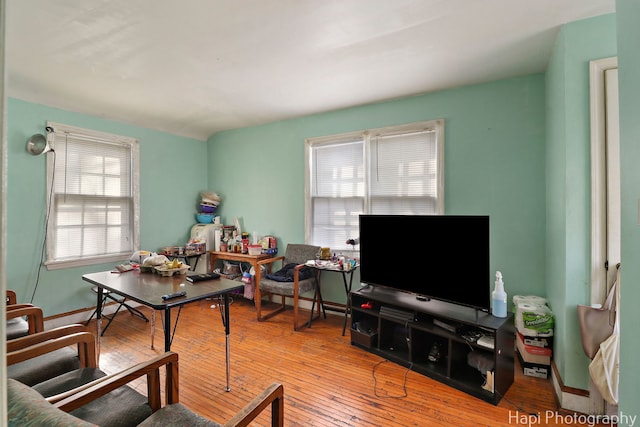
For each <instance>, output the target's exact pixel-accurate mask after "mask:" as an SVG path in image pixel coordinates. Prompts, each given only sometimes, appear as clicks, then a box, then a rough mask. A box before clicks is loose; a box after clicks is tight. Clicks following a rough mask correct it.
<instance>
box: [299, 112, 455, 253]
mask: <svg viewBox="0 0 640 427" xmlns="http://www.w3.org/2000/svg"><path fill="white" fill-rule="evenodd" d="M425 130H427V131H434V132H435V133H436V156H435V157H436V158H435V161H436V168H437V171H436V180H437V182H436V205H435V213H434V214H436V215H442V214H444V194H445V193H444V178H445V174H444V142H445V138H444V135H445V121H444V119H435V120H426V121H420V122H413V123H407V124H402V125H396V126H386V127H381V128H375V129H366V130H360V131H353V132H346V133H341V134H334V135H328V136H321V137H311V138H307V139H306V140H305V242H306V243H310V242H311V238H312V231H313V226H314V224H313V218H314V212H313V203H312V201H313V191H312V185H313V179H312V175H311V173H312V171H313V170H314V169H313V165H312V161H313V158H312V157H313V156H312V151H313V148H314V147H316V146H318V145H321V144H340V143H349V142H354V141H355V140H358V139H363V141H364V147H363V149H364V156H363V161H364V164H363V166H364V183H365V196H364V212H363V213H367V212H369V211H370V209H371V207H370V192H371V182H370V179H371V177H370V174H369V171H370V169H371V166H370V162H371V158H372V156H371V146H372V140H373V139H374V138H375V137H377V136H382V135H384V136H390V135H398V134H409V133H414V132H421V131H425ZM352 237H354V238H355V237H357V236H352ZM331 249H332V250H338V251H341V252H358V250H357V249H356V250H354V249H353V248H351V247H349V246H348V245H347V244H346V243H345V244H344V247H337V248H331Z"/></svg>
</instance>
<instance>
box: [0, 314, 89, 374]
mask: <svg viewBox="0 0 640 427" xmlns="http://www.w3.org/2000/svg"><path fill="white" fill-rule="evenodd" d="M89 367H91V368H96V367H97V355H96V339H95V336H94V334H93V333H92V332H89V330H88V328H87V327H85V326H82V325H78V324H74V325H66V326H60V327H58V328H54V329H51V330H48V331H44V332H39V333H36V334H32V335H27V336H24V337H21V338H16V339H14V340H11V341H7V377H8V378H13V379H15V380H18V381H20V382H21V383H23V384H26V385H28V386H34V385H36V384H38V383H41V382H43V381H46V380H48V379H51V378H54V377H58V376H59V375H62V374H65V373H67V372H71V371H74V370H76V369H80V368H89Z"/></svg>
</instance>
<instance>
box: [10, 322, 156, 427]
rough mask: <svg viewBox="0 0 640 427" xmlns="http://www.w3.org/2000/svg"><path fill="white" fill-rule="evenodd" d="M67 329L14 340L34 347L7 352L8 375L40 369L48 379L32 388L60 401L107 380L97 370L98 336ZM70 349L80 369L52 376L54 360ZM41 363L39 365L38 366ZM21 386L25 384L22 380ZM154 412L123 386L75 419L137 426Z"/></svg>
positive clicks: (79, 327) (78, 328)
mask: <svg viewBox="0 0 640 427" xmlns="http://www.w3.org/2000/svg"><path fill="white" fill-rule="evenodd" d="M64 328H65V327H62V328H57V329H56V330H52V331H46V332H43V333H41V334H35V335H32V336H28V337H24V338H20V339H18V340H15V341H19V340H24V341H29V343H28V344H31V345H27V346H24V347H22V348H20V349H16V348H15V345H13V346H12V347H10V348H9V350H10V351H8V352H7V364H8V366H7V368H8V369H7V370H8V371H9V368H12V367H13V366H15V365H19V364H25V363H26V364H39V365H41V367H40V369H41V371H42V373H43V374H44V375H46V378H47V379H45V380H43V381H41V382H37V383H35V384H30V388H32V389H33V390H34V391H36V392H38V393H39V394H40V395H41V396H43V397H45V398H48V397H52V399H53V396H59V397H58V398H59V399H60V398H61V397H60V396H66V394H68V393H69V391H70V390H78V389H82V388H83V387H87V384H89V383H91V384H94V383H95V381H100V380H101V379H102V378H103V377H105V376H106V373H104V372H103V371H102V370H100V369H99V367H98V358H97V342H96V337H95V335H94V334H93V333H92V332H88V330H87V329H86V327H85V326H83V325H71V326H69V327H66V328H67V329H66V330H63V329H64ZM76 331H79V332H76ZM45 335H46V337H45ZM12 344H13V343H12ZM70 346H71V347H73V346H75V347H76V348H77V354H74V357H75V358H77V360H78V361H79V365H80V366H79V367H78V368H76V369H72V370H68V371H66V372H63V373H60V374H59V375H55V374H53V372H56V371H57V369H58V366H57V363H56V362H54V361H53V360H52V359H54V357H53V356H54V355H55V354H56V353H58V352H61V351H63V350H67V351H69V350H70ZM74 353H75V352H74ZM39 359H40V361H39V363H36V362H37V361H38V360H39ZM11 379H12V380H18V379H16V378H11ZM30 380H32V379H30ZM19 382H20V383H23V382H22V380H20V381H19ZM25 385H27V384H25ZM109 408H118V411H110V410H109ZM152 412H153V411H152V409H151V407H150V406H149V404H148V399H147V397H146V396H144V395H143V394H141V393H139V392H138V391H136V390H135V389H134V388H132V387H129V386H127V385H123V386H122V387H120V388H118V389H117V390H112V391H110V392H109V393H105V395H103V396H102V398H101V399H100V400H97V401H95V402H94V401H92V402H89V403H87V404H86V405H83V407H82V408H78V409H77V410H75V411H74V412H73V414H72V415H74V416H75V417H77V418H80V419H82V420H85V421H88V422H90V423H93V424H96V425H137V424H139V423H140V422H142V421H143V420H145V419H146V418H147V417H149V416H150V415H151V414H152ZM43 425H44V424H43Z"/></svg>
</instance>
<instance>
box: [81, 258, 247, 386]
mask: <svg viewBox="0 0 640 427" xmlns="http://www.w3.org/2000/svg"><path fill="white" fill-rule="evenodd" d="M186 279H187V276H186V275H174V276H172V277H162V276H160V275H158V274H154V273H140V271H138V270H134V271H128V272H126V273H112V272H111V271H102V272H99V273H90V274H85V275H83V276H82V280H85V281H87V282H89V283H91V284H93V285H95V286H97V287H98V288H101V289H106V290H108V291H110V292H113V293H115V294H118V295H122V296H123V297H125V298H127V299H130V300H133V301H136V302H139V303H140V304H142V305H146V306H147V307H150V308H151V309H153V310H164V350H165V351H169V350H171V341H172V340H173V335H172V333H171V309H172V308H173V307H179V308H180V309H181V308H182V306H183V305H184V304H188V303H190V302H195V301H200V300H203V299H206V298H212V297H217V296H223V297H224V310H223V312H222V322H223V324H224V327H225V338H226V365H227V391H229V390H230V388H229V370H230V369H229V366H230V365H229V353H230V352H229V333H230V328H229V293H230V292H233V291H236V290H239V289H242V286H243V285H242V283H240V282H236V281H233V280H227V279H224V278H220V279H215V280H207V281H203V282H197V283H193V284H192V283H190V282H187V280H186ZM180 291H185V292H186V293H187V294H186V295H185V296H183V297H179V298H173V299H168V300H163V299H162V295H166V294H173V293H175V292H180ZM96 295H98V297H97V298H98V302H97V304H96V309H97V311H96V318H97V322H96V327H97V337H98V354H100V335H101V331H100V329H101V327H102V304H101V297H102V292H96ZM179 317H180V312H179V311H178V318H179ZM153 319H155V311H154V316H153ZM152 323H155V320H154V321H152ZM176 325H177V319H176ZM154 330H155V325H152V328H151V347H152V348H153V331H154ZM174 332H175V326H174Z"/></svg>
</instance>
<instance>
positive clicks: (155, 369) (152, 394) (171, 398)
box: [47, 351, 179, 412]
mask: <svg viewBox="0 0 640 427" xmlns="http://www.w3.org/2000/svg"><path fill="white" fill-rule="evenodd" d="M163 366H166V368H167V370H166V378H165V379H166V388H165V397H166V401H167V404H170V403H177V402H178V400H179V390H178V353H174V352H172V351H169V352H166V353H164V354H162V355H160V356H157V357H155V358H153V359H150V360H148V361H146V362H142V363H139V364H137V365H134V366H132V367H130V368H127V369H125V370H123V371H120V372H118V373H116V374H111V375H107V376H106V377H102V378H99V379H97V380H95V381H92V382H90V383H88V384H85V385H83V386H80V387H77V388H75V389H73V390H69V391H67V392H65V393H61V394H58V395H55V396H51V397H49V398H47V400H48V401H49V402H51V403H53V404H54V406H56V407H57V408H59V409H62V410H63V411H65V412H71V411H73V410H74V409H77V408H79V407H81V406H83V405H85V404H87V403H89V402H91V401H93V400H95V399H97V398H99V397H100V396H104V395H105V394H107V393H109V392H111V391H113V390H115V389H117V388H119V387H122V386H123V385H126V384H127V383H129V382H131V381H133V380H135V379H137V378H140V377H143V376H146V377H147V398H148V399H149V402H148V403H149V406H150V407H151V409H152V411H154V412H155V411H157V410H158V409H160V407H161V406H162V402H161V397H160V368H161V367H163Z"/></svg>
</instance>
